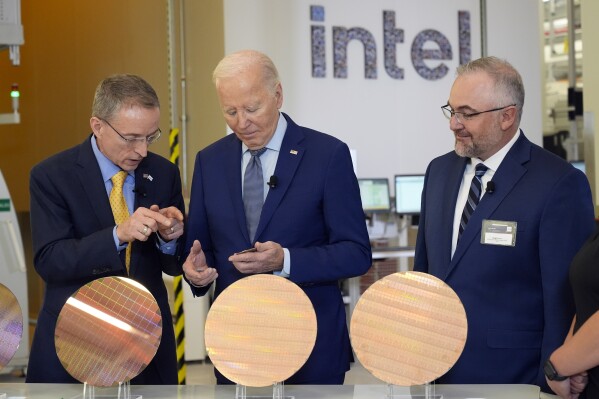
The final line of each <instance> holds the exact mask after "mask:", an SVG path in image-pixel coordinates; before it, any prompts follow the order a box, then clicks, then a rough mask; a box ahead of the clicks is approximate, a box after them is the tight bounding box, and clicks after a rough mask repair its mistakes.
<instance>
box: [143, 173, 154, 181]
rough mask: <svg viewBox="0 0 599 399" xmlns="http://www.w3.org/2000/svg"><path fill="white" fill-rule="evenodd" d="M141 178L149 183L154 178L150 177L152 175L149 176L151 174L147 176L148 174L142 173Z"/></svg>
mask: <svg viewBox="0 0 599 399" xmlns="http://www.w3.org/2000/svg"><path fill="white" fill-rule="evenodd" d="M143 178H144V179H148V180H149V181H152V180H154V178H153V177H152V175H151V174H149V173H144V174H143Z"/></svg>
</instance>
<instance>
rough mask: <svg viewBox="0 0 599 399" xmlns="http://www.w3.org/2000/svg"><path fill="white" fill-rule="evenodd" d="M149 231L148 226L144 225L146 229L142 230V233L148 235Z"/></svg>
mask: <svg viewBox="0 0 599 399" xmlns="http://www.w3.org/2000/svg"><path fill="white" fill-rule="evenodd" d="M147 232H148V226H145V225H144V229H143V230H142V234H143V235H146V233H147Z"/></svg>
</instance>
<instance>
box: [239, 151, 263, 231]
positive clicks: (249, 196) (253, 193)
mask: <svg viewBox="0 0 599 399" xmlns="http://www.w3.org/2000/svg"><path fill="white" fill-rule="evenodd" d="M264 151H266V147H263V148H260V149H259V150H250V154H252V157H251V158H250V162H248V165H247V167H246V168H245V175H244V177H243V206H244V209H245V221H246V224H247V229H248V234H249V236H250V241H252V242H254V235H256V229H257V228H258V222H260V214H261V213H262V204H263V203H264V178H263V177H262V163H261V162H260V156H261V155H262V154H264Z"/></svg>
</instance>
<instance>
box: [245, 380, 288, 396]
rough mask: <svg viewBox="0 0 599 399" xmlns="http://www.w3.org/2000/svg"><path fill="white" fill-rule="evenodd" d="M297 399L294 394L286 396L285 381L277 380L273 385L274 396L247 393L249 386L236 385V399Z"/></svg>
mask: <svg viewBox="0 0 599 399" xmlns="http://www.w3.org/2000/svg"><path fill="white" fill-rule="evenodd" d="M270 398H272V399H295V397H294V396H285V383H284V382H275V383H274V384H273V386H272V396H270V395H268V396H266V395H259V396H256V395H250V396H248V395H247V387H246V386H245V385H241V384H237V385H236V386H235V399H270Z"/></svg>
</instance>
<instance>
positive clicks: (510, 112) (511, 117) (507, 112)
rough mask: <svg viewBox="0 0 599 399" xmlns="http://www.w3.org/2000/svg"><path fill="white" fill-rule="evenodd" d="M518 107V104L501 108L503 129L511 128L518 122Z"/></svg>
mask: <svg viewBox="0 0 599 399" xmlns="http://www.w3.org/2000/svg"><path fill="white" fill-rule="evenodd" d="M517 114H518V109H517V108H516V106H515V105H514V106H510V107H507V108H505V109H503V110H501V129H502V130H509V129H510V128H511V127H512V126H514V124H515V123H516V115H517Z"/></svg>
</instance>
